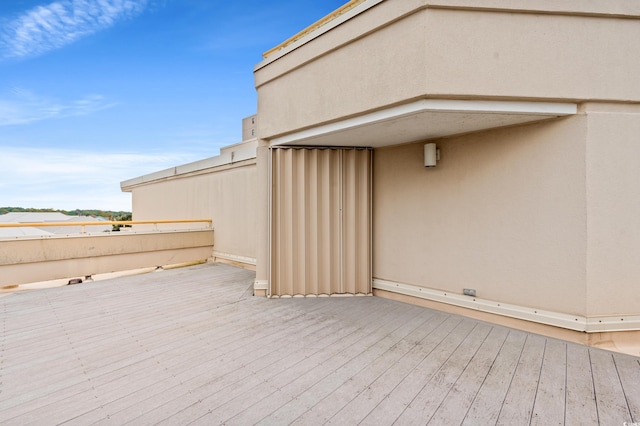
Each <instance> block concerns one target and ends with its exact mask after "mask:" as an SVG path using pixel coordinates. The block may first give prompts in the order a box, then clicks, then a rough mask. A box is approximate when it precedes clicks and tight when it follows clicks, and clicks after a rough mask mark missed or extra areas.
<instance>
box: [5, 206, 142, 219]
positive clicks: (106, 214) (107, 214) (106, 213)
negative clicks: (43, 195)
mask: <svg viewBox="0 0 640 426" xmlns="http://www.w3.org/2000/svg"><path fill="white" fill-rule="evenodd" d="M7 213H62V214H66V215H68V216H92V217H103V218H105V219H107V220H117V219H114V218H116V217H127V215H128V216H129V219H123V220H131V212H125V211H110V210H89V209H85V210H83V209H75V210H56V209H34V208H31V207H27V208H25V207H0V214H7Z"/></svg>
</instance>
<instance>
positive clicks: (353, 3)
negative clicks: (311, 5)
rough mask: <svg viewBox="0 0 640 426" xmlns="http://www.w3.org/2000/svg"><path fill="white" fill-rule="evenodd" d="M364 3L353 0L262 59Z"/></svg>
mask: <svg viewBox="0 0 640 426" xmlns="http://www.w3.org/2000/svg"><path fill="white" fill-rule="evenodd" d="M364 1H365V0H351V1H349V2H348V3H346V4H344V5H342V6H341V7H340V8H338V9H336V10H334V11H333V12H331V13H330V14H328V15H327V16H325V17H324V18H322V19H320V20H318V21H316V22H315V23H313V24H311V25H309V26H308V27H307V28H305V29H304V30H302V31H300V32H299V33H297V34H295V35H293V36H292V37H289V38H288V39H286V40H285V41H283V42H282V43H280V44H279V45H277V46H276V47H274V48H273V49H270V50H267V51H266V52H264V53H263V54H262V58H263V59H266V58H267V57H268V56H269V55H271V54H272V53H274V52H277V51H278V50H280V49H284V48H285V47H287V46H289V45H290V44H292V43H294V42H295V41H296V40H299V39H301V38H302V37H304V36H306V35H307V34H309V33H311V32H313V31H315V30H316V29H317V28H320V27H321V26H323V25H324V24H326V23H327V22H329V21H332V20H334V19H335V18H337V17H338V16H340V15H343V14H344V13H345V12H347V11H349V10H351V9H353V8H354V7H356V6H357V5H359V4H360V3H364Z"/></svg>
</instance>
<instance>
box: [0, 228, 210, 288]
mask: <svg viewBox="0 0 640 426" xmlns="http://www.w3.org/2000/svg"><path fill="white" fill-rule="evenodd" d="M2 244H3V249H4V250H5V253H6V255H5V256H3V257H2V259H0V286H10V285H19V284H26V283H33V282H38V281H48V280H55V279H60V278H67V277H78V276H80V277H84V276H90V275H95V274H103V273H109V272H117V271H125V270H132V269H138V268H146V267H155V266H162V265H168V264H178V263H186V262H199V261H206V260H207V259H209V258H210V257H211V254H212V252H213V230H212V229H208V230H197V231H164V232H158V231H156V232H146V233H125V232H123V233H121V234H118V233H111V234H104V235H96V234H92V235H77V236H64V237H47V238H41V239H34V238H29V239H25V240H9V241H3V242H2Z"/></svg>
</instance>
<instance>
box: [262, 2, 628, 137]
mask: <svg viewBox="0 0 640 426" xmlns="http://www.w3.org/2000/svg"><path fill="white" fill-rule="evenodd" d="M427 3H429V2H420V1H414V0H411V1H409V0H407V1H385V2H382V3H380V4H378V5H376V6H375V7H373V8H371V9H369V10H367V11H365V12H364V13H362V14H361V15H358V16H356V17H354V18H353V19H352V20H350V21H348V22H346V23H345V24H343V25H341V26H338V27H336V28H335V29H333V30H331V31H329V32H328V33H326V34H324V35H323V36H322V37H320V38H318V39H317V40H313V41H311V42H309V43H307V44H305V45H303V46H301V47H300V48H299V49H297V50H294V51H292V52H291V53H288V54H287V55H286V56H283V57H282V58H281V59H278V60H277V61H275V62H273V63H268V64H265V65H263V66H261V67H259V68H258V69H257V70H256V73H255V75H256V87H257V90H258V113H259V115H260V122H259V123H258V126H259V127H258V134H259V135H260V137H261V138H263V139H270V138H272V137H275V136H279V135H282V134H286V133H288V132H291V131H295V130H299V129H304V128H308V127H311V126H315V125H318V124H321V123H326V122H331V121H333V120H338V119H341V118H344V117H348V116H351V115H357V114H361V113H363V112H367V111H373V110H376V109H379V108H383V107H387V106H389V105H395V104H399V103H404V102H409V101H411V100H414V99H416V98H421V97H422V98H429V97H431V98H433V97H435V98H438V97H444V98H452V97H454V98H459V97H462V98H484V99H486V98H488V97H491V98H496V97H498V98H517V99H545V100H554V101H555V100H565V101H566V100H568V101H573V100H587V99H589V100H594V99H599V100H624V101H640V85H637V84H632V82H634V81H636V80H637V77H636V76H637V75H640V55H639V54H638V53H639V52H638V48H637V40H638V39H640V25H639V24H638V22H639V20H638V19H637V17H636V18H631V17H625V18H621V17H617V16H615V15H608V16H606V15H602V16H585V15H583V14H579V13H578V12H575V13H574V12H569V11H568V12H563V13H561V14H546V13H535V12H532V11H513V10H510V11H495V10H468V6H467V7H466V8H465V6H455V5H452V6H447V7H448V8H446V9H443V8H438V7H431V6H429V5H427ZM531 3H535V2H531ZM602 7H603V9H604V5H603V6H602ZM556 13H558V12H556Z"/></svg>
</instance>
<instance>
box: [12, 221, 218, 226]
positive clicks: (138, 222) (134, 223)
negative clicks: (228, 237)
mask: <svg viewBox="0 0 640 426" xmlns="http://www.w3.org/2000/svg"><path fill="white" fill-rule="evenodd" d="M156 223H207V224H208V225H209V226H211V225H212V223H213V220H211V219H183V220H113V221H98V222H43V223H38V222H31V223H26V222H25V223H0V228H26V227H29V228H32V227H37V228H40V227H45V226H102V225H153V224H156Z"/></svg>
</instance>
